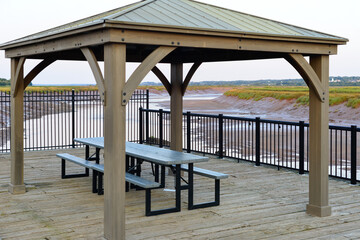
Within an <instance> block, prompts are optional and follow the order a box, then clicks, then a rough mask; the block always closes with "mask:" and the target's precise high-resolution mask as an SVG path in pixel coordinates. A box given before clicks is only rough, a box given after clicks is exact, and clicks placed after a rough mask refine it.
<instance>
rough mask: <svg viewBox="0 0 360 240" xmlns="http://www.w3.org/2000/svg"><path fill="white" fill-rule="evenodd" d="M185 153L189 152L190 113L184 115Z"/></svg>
mask: <svg viewBox="0 0 360 240" xmlns="http://www.w3.org/2000/svg"><path fill="white" fill-rule="evenodd" d="M186 152H188V153H190V152H191V112H187V113H186Z"/></svg>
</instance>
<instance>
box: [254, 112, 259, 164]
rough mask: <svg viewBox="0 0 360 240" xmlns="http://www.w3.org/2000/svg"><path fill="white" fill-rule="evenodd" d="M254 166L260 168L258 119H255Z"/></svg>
mask: <svg viewBox="0 0 360 240" xmlns="http://www.w3.org/2000/svg"><path fill="white" fill-rule="evenodd" d="M255 138H256V139H255V141H256V143H255V155H256V156H255V165H256V166H260V118H259V117H257V118H255Z"/></svg>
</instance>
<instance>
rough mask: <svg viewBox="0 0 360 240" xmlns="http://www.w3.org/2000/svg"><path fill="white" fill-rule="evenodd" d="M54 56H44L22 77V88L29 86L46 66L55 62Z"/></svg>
mask: <svg viewBox="0 0 360 240" xmlns="http://www.w3.org/2000/svg"><path fill="white" fill-rule="evenodd" d="M55 61H56V59H55V58H45V59H44V60H43V61H42V62H40V63H39V64H38V65H36V67H34V68H33V69H32V70H31V71H30V72H29V73H28V74H27V75H26V77H25V78H24V89H25V88H26V87H27V86H29V84H30V83H31V81H32V80H34V78H35V77H36V76H37V75H38V74H39V73H40V72H41V71H42V70H44V69H45V68H46V67H48V66H49V65H50V64H52V63H53V62H55Z"/></svg>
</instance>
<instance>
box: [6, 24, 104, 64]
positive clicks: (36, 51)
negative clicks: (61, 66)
mask: <svg viewBox="0 0 360 240" xmlns="http://www.w3.org/2000/svg"><path fill="white" fill-rule="evenodd" d="M107 42H109V32H108V31H107V30H98V31H89V32H83V31H80V32H79V33H78V34H74V35H70V36H63V37H61V38H55V39H53V40H48V41H41V42H38V43H34V44H29V45H25V46H19V47H15V48H10V49H7V50H5V56H6V57H7V58H13V57H19V56H21V57H22V56H33V55H42V54H50V53H55V52H60V51H65V50H71V49H79V48H81V47H88V46H95V45H103V44H105V43H107Z"/></svg>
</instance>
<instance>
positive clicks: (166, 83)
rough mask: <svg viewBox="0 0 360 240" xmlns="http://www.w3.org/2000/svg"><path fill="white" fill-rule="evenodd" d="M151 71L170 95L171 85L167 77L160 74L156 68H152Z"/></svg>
mask: <svg viewBox="0 0 360 240" xmlns="http://www.w3.org/2000/svg"><path fill="white" fill-rule="evenodd" d="M151 71H152V72H153V73H154V74H155V75H156V76H157V77H158V79H159V80H160V82H161V83H162V84H163V85H164V87H165V89H166V91H167V92H168V93H169V95H171V84H170V82H169V80H168V79H167V77H166V76H165V75H164V74H163V73H162V72H161V70H160V69H159V68H158V67H156V66H155V67H153V68H152V69H151Z"/></svg>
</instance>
